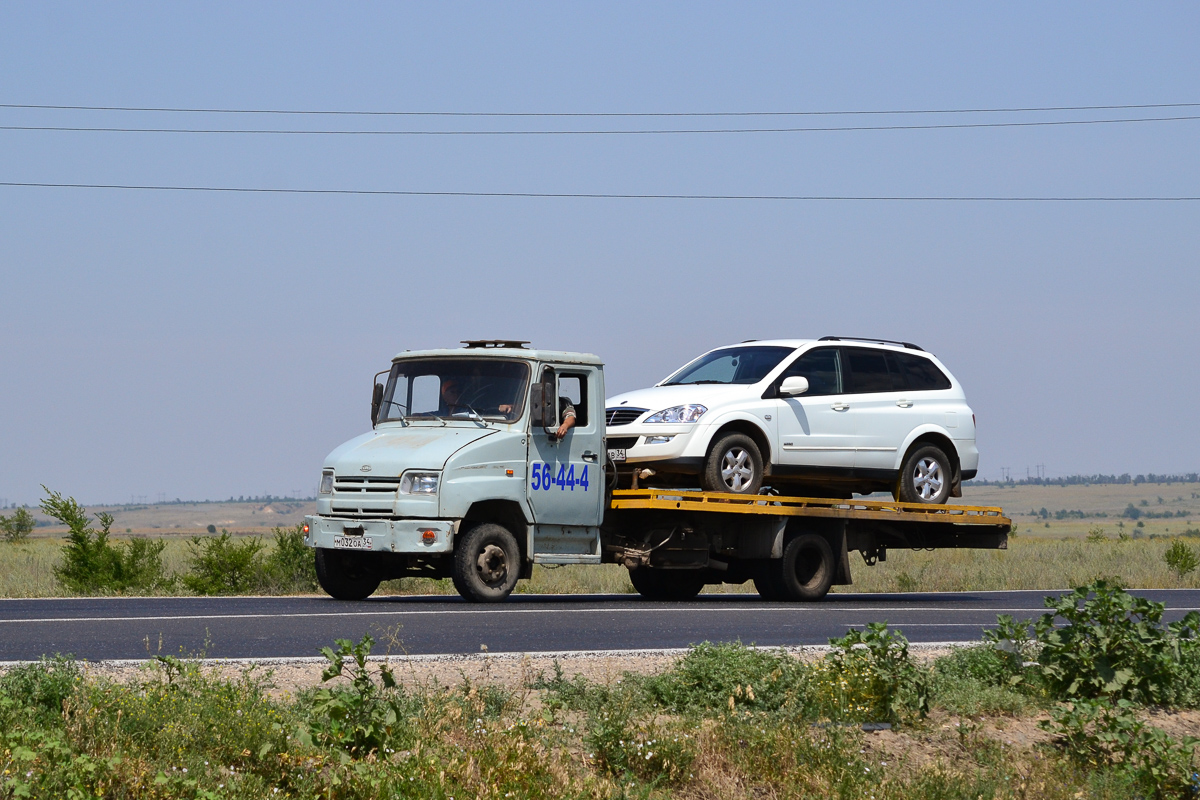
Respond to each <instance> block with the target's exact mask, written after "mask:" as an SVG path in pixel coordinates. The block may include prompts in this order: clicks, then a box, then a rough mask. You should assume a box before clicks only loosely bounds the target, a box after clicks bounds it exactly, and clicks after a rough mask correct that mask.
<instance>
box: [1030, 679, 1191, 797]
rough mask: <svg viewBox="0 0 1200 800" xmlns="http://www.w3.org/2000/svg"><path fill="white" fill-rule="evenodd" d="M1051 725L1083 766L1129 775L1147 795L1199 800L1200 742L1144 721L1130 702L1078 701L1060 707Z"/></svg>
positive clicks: (1047, 725)
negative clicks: (1199, 752) (1196, 799)
mask: <svg viewBox="0 0 1200 800" xmlns="http://www.w3.org/2000/svg"><path fill="white" fill-rule="evenodd" d="M1051 713H1052V719H1051V720H1049V721H1047V722H1046V723H1044V724H1045V727H1047V728H1050V729H1051V730H1054V731H1055V732H1056V733H1057V734H1058V736H1059V741H1060V743H1061V744H1062V746H1063V748H1064V749H1065V750H1066V751H1067V752H1068V753H1069V754H1070V755H1071V756H1072V757H1073V758H1074V759H1075V760H1076V761H1077V762H1079V763H1080V764H1082V765H1088V766H1094V765H1102V766H1108V767H1114V768H1116V769H1117V770H1119V771H1121V772H1125V773H1127V774H1128V775H1129V776H1130V777H1131V778H1132V781H1133V783H1134V785H1135V786H1137V787H1138V788H1139V789H1140V790H1141V792H1144V793H1145V795H1143V796H1150V797H1156V798H1173V797H1195V796H1196V789H1197V781H1196V777H1197V775H1196V769H1197V766H1198V762H1197V759H1196V747H1197V746H1198V745H1200V739H1197V738H1194V737H1191V736H1186V737H1184V738H1183V739H1181V740H1176V739H1174V738H1172V737H1171V736H1170V735H1169V734H1167V733H1166V732H1165V731H1163V730H1162V729H1160V728H1156V727H1154V726H1152V725H1149V724H1147V723H1146V722H1145V721H1144V720H1142V719H1141V718H1139V716H1138V714H1137V706H1136V704H1135V703H1132V702H1130V701H1128V700H1118V701H1116V702H1115V703H1109V702H1105V701H1103V700H1095V699H1093V700H1076V701H1075V702H1074V703H1071V704H1070V705H1060V706H1058V707H1057V708H1056V709H1054V710H1053V711H1052V712H1051Z"/></svg>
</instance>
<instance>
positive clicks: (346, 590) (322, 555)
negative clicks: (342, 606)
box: [316, 547, 379, 600]
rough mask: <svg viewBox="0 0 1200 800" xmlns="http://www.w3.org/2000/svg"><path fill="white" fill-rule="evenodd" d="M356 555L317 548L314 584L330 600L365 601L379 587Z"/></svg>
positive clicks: (367, 567) (370, 572)
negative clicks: (315, 579) (317, 585)
mask: <svg viewBox="0 0 1200 800" xmlns="http://www.w3.org/2000/svg"><path fill="white" fill-rule="evenodd" d="M358 556H359V554H358V553H345V552H342V551H341V550H327V549H326V548H324V547H318V548H317V554H316V560H317V583H319V584H321V588H322V589H324V590H325V593H326V594H327V595H329V596H330V597H332V598H333V599H334V600H365V599H367V598H368V597H370V596H371V595H372V594H374V592H375V590H376V589H378V588H379V576H378V575H376V574H375V572H374V571H373V570H372V569H371V568H370V565H368V564H366V563H364V561H363V559H362V558H359V557H358Z"/></svg>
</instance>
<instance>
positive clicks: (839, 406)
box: [829, 403, 850, 411]
mask: <svg viewBox="0 0 1200 800" xmlns="http://www.w3.org/2000/svg"><path fill="white" fill-rule="evenodd" d="M829 407H830V408H832V409H833V410H834V411H848V410H849V409H850V404H849V403H834V404H832V405H831V406H829Z"/></svg>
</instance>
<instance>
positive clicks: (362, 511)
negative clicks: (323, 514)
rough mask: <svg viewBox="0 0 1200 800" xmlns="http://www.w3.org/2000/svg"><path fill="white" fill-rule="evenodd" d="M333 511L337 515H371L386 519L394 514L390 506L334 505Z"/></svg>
mask: <svg viewBox="0 0 1200 800" xmlns="http://www.w3.org/2000/svg"><path fill="white" fill-rule="evenodd" d="M330 511H331V513H332V514H333V515H334V516H335V517H370V518H379V519H386V518H387V517H390V516H392V509H390V508H361V507H359V506H332V507H331V508H330Z"/></svg>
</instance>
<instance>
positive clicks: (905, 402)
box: [896, 400, 912, 408]
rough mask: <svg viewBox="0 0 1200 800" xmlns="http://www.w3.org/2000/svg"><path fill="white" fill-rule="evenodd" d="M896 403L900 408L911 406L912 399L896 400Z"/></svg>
mask: <svg viewBox="0 0 1200 800" xmlns="http://www.w3.org/2000/svg"><path fill="white" fill-rule="evenodd" d="M896 405H898V406H900V407H901V408H912V400H897V401H896Z"/></svg>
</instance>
